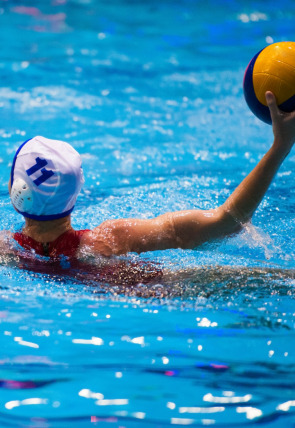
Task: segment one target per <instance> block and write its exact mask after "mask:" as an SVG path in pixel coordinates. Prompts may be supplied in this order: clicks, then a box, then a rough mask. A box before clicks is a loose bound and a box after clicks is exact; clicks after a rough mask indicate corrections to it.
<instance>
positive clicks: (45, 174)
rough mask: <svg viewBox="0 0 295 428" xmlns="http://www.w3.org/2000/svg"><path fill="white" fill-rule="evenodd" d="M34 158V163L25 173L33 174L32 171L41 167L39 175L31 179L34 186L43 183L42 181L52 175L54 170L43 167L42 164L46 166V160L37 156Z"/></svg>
mask: <svg viewBox="0 0 295 428" xmlns="http://www.w3.org/2000/svg"><path fill="white" fill-rule="evenodd" d="M35 160H36V164H35V165H33V166H31V168H29V169H27V170H26V173H27V174H28V175H32V174H34V172H37V171H39V169H41V168H42V169H41V175H40V177H38V178H36V179H35V180H33V182H34V183H35V184H36V186H40V184H42V183H44V181H46V180H48V179H49V178H50V177H52V176H53V174H54V172H53V171H52V170H51V169H49V170H48V169H46V168H43V167H44V166H46V165H47V164H48V162H47V160H45V159H40V158H39V157H37V158H36V159H35Z"/></svg>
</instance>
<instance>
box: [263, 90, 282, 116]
mask: <svg viewBox="0 0 295 428" xmlns="http://www.w3.org/2000/svg"><path fill="white" fill-rule="evenodd" d="M265 99H266V103H267V105H268V108H269V112H270V116H271V120H272V121H273V119H274V118H276V117H277V116H279V114H280V110H279V108H278V105H277V101H276V97H275V96H274V94H273V93H272V92H270V91H267V92H266V93H265Z"/></svg>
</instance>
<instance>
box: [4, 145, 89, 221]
mask: <svg viewBox="0 0 295 428" xmlns="http://www.w3.org/2000/svg"><path fill="white" fill-rule="evenodd" d="M83 183H84V177H83V171H82V167H81V158H80V155H79V153H78V152H77V151H76V150H75V149H74V148H73V147H72V146H70V145H69V144H68V143H65V142H63V141H57V140H49V139H47V138H44V137H34V138H32V139H30V140H28V141H26V142H24V143H23V144H22V145H21V146H20V147H19V148H18V150H17V152H16V154H15V156H14V159H13V163H12V168H11V175H10V186H11V188H10V198H11V202H12V204H13V206H14V208H15V209H16V210H17V211H18V212H19V213H20V214H22V215H23V216H24V217H27V218H31V219H34V220H39V221H48V220H55V219H58V218H62V217H66V216H68V215H69V214H70V213H71V212H72V211H73V208H74V205H75V202H76V199H77V196H78V194H79V192H80V190H81V188H82V185H83Z"/></svg>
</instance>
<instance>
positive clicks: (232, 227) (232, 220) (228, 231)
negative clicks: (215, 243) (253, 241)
mask: <svg viewBox="0 0 295 428" xmlns="http://www.w3.org/2000/svg"><path fill="white" fill-rule="evenodd" d="M217 218H218V228H219V230H220V231H221V234H222V236H230V235H235V234H237V233H239V232H241V231H242V230H243V228H244V225H245V224H246V223H247V221H245V222H241V220H240V219H238V218H237V217H235V216H233V215H232V214H231V213H230V212H229V211H227V210H225V209H224V208H223V207H222V206H221V207H220V208H218V209H217ZM249 220H250V219H249Z"/></svg>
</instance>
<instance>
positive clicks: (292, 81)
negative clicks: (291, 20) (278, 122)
mask: <svg viewBox="0 0 295 428" xmlns="http://www.w3.org/2000/svg"><path fill="white" fill-rule="evenodd" d="M243 86H244V95H245V99H246V102H247V104H248V106H249V108H250V110H252V112H253V113H254V114H255V115H256V116H257V117H258V118H259V119H261V120H263V121H264V122H266V123H269V124H271V118H270V113H269V109H268V107H267V103H266V100H265V92H266V91H271V92H273V93H274V95H275V97H276V100H277V103H278V106H279V108H280V109H281V110H283V111H286V112H290V111H293V110H295V43H294V42H280V43H273V44H272V45H269V46H267V47H266V48H264V49H262V51H260V52H258V53H257V54H256V55H255V56H254V58H252V60H251V61H250V63H249V65H248V67H247V69H246V71H245V75H244V83H243Z"/></svg>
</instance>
